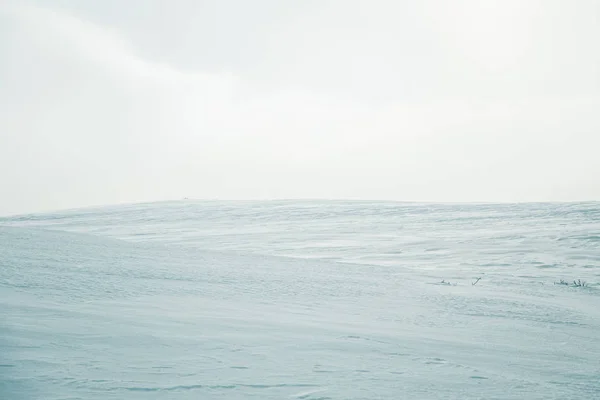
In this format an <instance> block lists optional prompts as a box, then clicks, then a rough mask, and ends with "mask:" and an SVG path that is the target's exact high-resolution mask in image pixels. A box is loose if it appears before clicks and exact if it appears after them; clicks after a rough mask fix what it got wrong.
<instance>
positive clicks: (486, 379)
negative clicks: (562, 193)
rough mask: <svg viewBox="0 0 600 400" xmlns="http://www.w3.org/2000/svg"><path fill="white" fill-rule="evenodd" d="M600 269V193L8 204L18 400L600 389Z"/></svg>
mask: <svg viewBox="0 0 600 400" xmlns="http://www.w3.org/2000/svg"><path fill="white" fill-rule="evenodd" d="M477 278H481V279H480V280H479V281H478V282H476V280H477ZM561 279H562V280H564V281H566V282H567V283H569V282H571V283H572V281H573V280H575V279H577V280H578V279H581V280H582V281H585V282H586V283H587V284H586V286H583V287H577V286H574V285H572V284H570V285H569V284H567V285H565V284H555V282H560V280H561ZM474 283H476V284H474ZM598 283H600V204H598V203H581V204H527V205H428V204H403V203H385V202H318V201H302V202H298V201H296V202H293V201H272V202H248V203H244V202H199V201H181V202H166V203H154V204H141V205H127V206H115V207H106V208H97V209H85V210H75V211H68V212H61V213H53V214H43V215H28V216H20V217H9V218H3V219H0V310H1V311H0V312H1V315H0V398H1V399H6V400H13V399H15V400H30V399H44V400H59V399H61V400H67V399H70V400H74V399H86V400H88V399H89V400H95V399H98V400H100V399H102V400H104V399H161V400H162V399H306V400H317V399H322V400H323V399H369V400H370V399H578V400H580V399H600V285H598Z"/></svg>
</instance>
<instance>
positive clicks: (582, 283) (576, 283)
mask: <svg viewBox="0 0 600 400" xmlns="http://www.w3.org/2000/svg"><path fill="white" fill-rule="evenodd" d="M573 286H576V287H586V286H587V282H586V281H582V280H581V279H577V280H576V281H573Z"/></svg>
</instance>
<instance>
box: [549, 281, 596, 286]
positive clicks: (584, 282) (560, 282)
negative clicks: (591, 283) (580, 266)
mask: <svg viewBox="0 0 600 400" xmlns="http://www.w3.org/2000/svg"><path fill="white" fill-rule="evenodd" d="M554 284H555V285H563V286H573V287H586V286H588V284H587V282H586V281H582V280H581V279H577V280H575V281H573V283H570V282H568V281H565V280H564V279H561V280H560V281H558V282H554Z"/></svg>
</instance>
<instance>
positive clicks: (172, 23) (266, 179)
mask: <svg viewBox="0 0 600 400" xmlns="http://www.w3.org/2000/svg"><path fill="white" fill-rule="evenodd" d="M599 38H600V1H596V0H576V1H574V0H560V1H557V0H497V1H492V0H452V1H448V0H440V1H434V0H431V1H429V0H420V1H412V0H411V1H407V0H405V1H400V0H390V1H383V0H379V1H378V0H374V1H366V0H287V1H285V0H253V1H247V0H204V1H201V0H173V1H171V0H170V1H167V0H128V1H123V0H103V1H97V0H94V1H92V0H43V1H42V0H38V1H34V0H31V1H27V0H20V1H16V0H14V1H13V0H2V1H0V55H1V62H0V188H1V189H0V190H1V196H0V214H9V213H21V212H29V211H39V210H49V209H57V208H68V207H79V206H87V205H98V204H108V203H119V202H135V201H152V200H163V199H178V198H183V197H189V198H211V199H214V198H219V199H258V198H353V199H393V200H406V201H415V200H416V201H572V200H600V178H599V177H600V156H599V153H600V46H599V45H598V39H599Z"/></svg>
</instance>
